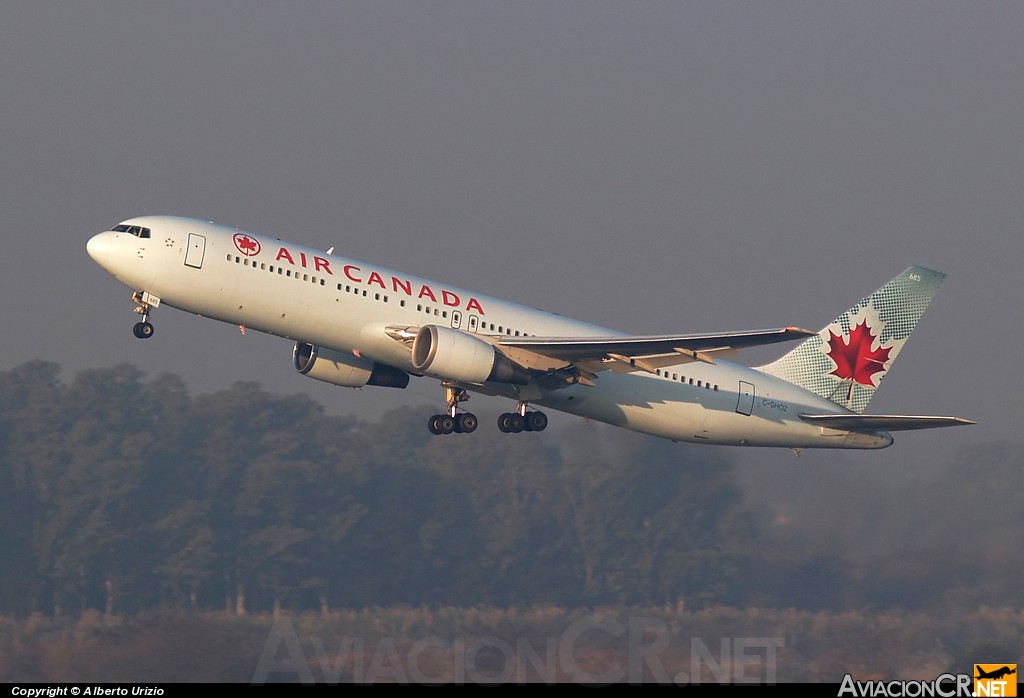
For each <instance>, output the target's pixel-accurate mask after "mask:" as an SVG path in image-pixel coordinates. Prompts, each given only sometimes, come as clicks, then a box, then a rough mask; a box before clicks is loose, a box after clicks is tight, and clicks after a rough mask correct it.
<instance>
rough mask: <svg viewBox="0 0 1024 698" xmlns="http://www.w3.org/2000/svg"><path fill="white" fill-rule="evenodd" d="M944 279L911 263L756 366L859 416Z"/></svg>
mask: <svg viewBox="0 0 1024 698" xmlns="http://www.w3.org/2000/svg"><path fill="white" fill-rule="evenodd" d="M945 277H946V275H945V274H943V273H942V272H939V271H933V270H931V269H925V268H924V267H910V268H909V269H907V270H906V271H904V272H903V273H902V274H900V275H899V276H897V277H896V278H895V279H893V280H892V281H890V282H889V283H887V284H886V285H885V286H882V288H880V289H878V290H877V291H875V292H874V293H872V294H871V295H870V296H868V297H867V298H865V299H863V300H862V301H861V302H860V303H858V304H857V305H855V306H853V307H852V308H850V309H849V310H847V311H846V312H845V313H843V314H842V315H840V316H839V317H837V318H836V319H835V320H833V321H832V324H830V325H829V326H828V327H826V328H824V329H822V330H821V332H819V333H818V334H817V335H816V336H814V337H811V338H809V339H807V340H805V341H804V342H803V343H801V344H800V345H799V346H798V347H796V348H795V349H794V350H793V351H791V352H789V353H788V354H786V355H785V356H783V357H781V358H779V359H778V360H776V361H773V362H772V363H770V364H765V365H764V366H759V367H758V369H759V370H761V371H762V372H764V373H767V374H769V375H772V376H776V377H778V378H782V379H783V380H787V381H789V382H790V383H795V384H796V385H799V386H800V387H801V388H804V389H806V390H809V391H811V392H812V393H815V394H817V395H820V396H822V397H824V398H827V399H829V400H831V401H832V402H835V403H836V404H839V405H842V406H844V407H846V408H847V409H850V410H853V411H854V412H856V413H858V414H860V413H862V412H864V409H865V408H866V407H867V406H868V402H869V401H870V400H871V398H872V397H874V395H875V391H876V390H877V389H878V386H879V384H881V382H882V379H883V378H885V376H886V374H887V373H888V372H889V368H890V367H891V366H892V363H893V362H894V361H895V360H896V357H897V356H898V355H899V353H900V350H901V349H903V345H904V344H905V343H906V341H907V338H908V337H910V333H911V332H912V331H913V330H914V327H916V326H917V321H918V320H919V319H921V315H922V314H924V311H925V309H927V308H928V303H929V302H930V301H931V299H932V296H934V295H935V291H936V290H938V287H939V284H940V283H941V282H942V280H943V279H944V278H945Z"/></svg>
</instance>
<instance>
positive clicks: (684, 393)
mask: <svg viewBox="0 0 1024 698" xmlns="http://www.w3.org/2000/svg"><path fill="white" fill-rule="evenodd" d="M86 247H87V251H88V253H89V255H90V256H91V257H92V259H93V260H94V261H95V262H96V263H97V264H99V266H101V267H102V268H103V269H104V270H106V271H107V272H108V273H109V274H110V275H111V276H113V277H114V279H116V280H117V281H119V282H120V283H122V284H124V285H125V286H127V287H128V288H129V289H131V290H132V292H133V293H132V300H133V302H134V303H135V306H136V307H135V308H134V310H135V312H136V313H138V314H139V315H141V319H140V321H139V322H137V323H136V324H135V326H134V328H133V332H134V334H135V336H136V337H138V338H139V339H148V338H150V337H152V336H153V333H154V326H153V324H152V322H151V321H150V317H151V315H152V313H153V312H154V310H156V309H157V308H159V307H161V306H163V305H167V306H171V307H174V308H178V309H181V310H184V311H187V312H190V313H193V314H196V315H199V316H202V317H208V318H213V319H216V320H220V321H223V322H226V323H230V324H232V325H238V326H239V327H240V328H241V329H242V331H243V332H244V331H245V330H246V329H252V330H257V331H260V332H264V333H269V334H271V335H276V336H280V337H284V338H287V339H290V340H292V341H294V346H293V349H292V363H293V365H294V367H295V369H296V370H297V371H298V372H299V373H300V374H302V375H304V376H307V377H309V378H314V379H316V380H320V381H324V382H327V383H331V384H334V385H338V386H344V387H350V388H363V387H366V386H380V387H391V388H405V387H406V386H407V385H408V384H409V379H410V376H417V377H422V376H426V377H429V378H432V379H435V380H439V381H440V382H441V385H442V387H443V388H444V391H445V410H444V411H443V412H440V413H438V414H435V415H433V416H431V417H430V418H429V420H428V424H427V427H428V429H429V430H430V432H431V433H433V434H438V435H440V434H451V433H454V432H458V433H470V432H473V431H475V430H476V428H477V426H478V424H479V421H478V419H477V417H476V415H474V414H473V413H472V412H469V411H466V410H465V409H464V407H463V404H462V403H464V402H465V401H466V400H468V399H469V397H470V393H471V392H473V393H480V394H485V395H492V396H500V397H504V398H509V399H511V400H514V401H515V403H516V407H515V409H514V410H512V411H509V412H504V413H502V414H501V415H500V416H499V417H498V420H497V422H498V428H499V429H500V430H501V431H502V432H506V433H519V432H524V431H526V432H539V431H543V430H544V428H545V427H546V426H547V424H548V418H547V415H546V414H545V413H544V412H543V411H540V410H537V409H531V407H530V406H531V405H534V406H536V405H540V406H543V407H546V408H549V409H552V410H558V411H561V412H566V413H570V414H574V415H579V416H582V417H584V418H587V419H592V420H596V421H599V422H604V423H607V424H612V425H615V426H618V427H624V428H626V429H630V430H633V431H638V432H642V433H645V434H651V435H654V436H659V437H663V438H666V439H671V440H673V441H684V442H694V443H705V444H720V445H733V446H777V447H787V448H791V449H794V450H795V451H796V452H797V453H799V450H800V449H803V448H855V449H877V448H885V447H887V446H889V445H891V444H892V443H893V437H892V435H891V433H890V432H893V431H904V430H912V429H928V428H933V427H945V426H955V425H964V424H973V423H974V422H972V421H970V420H967V419H962V418H959V417H940V416H924V415H913V416H911V415H888V414H882V415H873V414H865V408H866V407H867V405H868V402H869V401H870V400H871V398H872V397H873V396H874V394H875V392H876V390H877V389H878V386H879V384H880V383H881V381H882V379H883V378H884V377H885V376H886V375H887V374H888V371H889V369H890V367H891V366H892V363H893V361H895V359H896V357H897V356H898V355H899V353H900V351H901V350H902V348H903V345H904V344H905V343H906V341H907V338H908V337H909V336H910V333H911V331H912V330H913V329H914V327H915V326H916V324H917V321H918V319H919V318H920V317H921V314H922V313H923V312H924V310H925V309H926V308H927V306H928V303H929V301H930V300H931V298H932V296H933V295H934V293H935V291H936V289H937V287H938V285H939V283H940V282H941V281H942V279H943V278H944V277H945V274H943V273H941V272H937V271H933V270H930V269H926V268H924V267H919V266H912V267H910V268H908V269H907V270H906V271H904V272H902V273H901V274H899V275H898V276H897V277H896V278H894V279H893V280H892V281H890V282H889V283H887V284H885V285H884V286H882V287H881V288H880V289H878V290H877V291H875V292H874V293H872V294H871V295H869V296H867V297H866V298H864V299H863V300H861V301H860V302H859V303H857V304H856V305H854V306H853V307H852V308H850V309H849V310H847V311H846V312H845V313H843V314H842V315H840V316H839V317H838V318H836V319H835V320H834V321H833V322H832V323H830V324H829V325H827V326H826V327H825V328H823V329H822V330H821V331H819V332H810V331H808V330H803V329H800V328H797V327H792V326H787V327H781V328H774V329H763V330H754V331H740V332H725V333H703V334H668V335H640V336H637V335H628V334H625V333H622V332H616V331H614V330H611V329H607V328H604V327H599V326H597V325H593V324H589V323H586V322H582V321H579V320H573V319H570V318H566V317H562V316H561V315H558V314H556V313H553V312H547V311H544V310H539V309H535V308H530V307H525V306H522V305H518V304H515V303H511V302H509V301H506V300H501V299H499V298H494V297H491V296H487V295H484V294H480V293H476V292H474V291H470V290H467V289H463V288H458V287H456V286H453V285H450V284H445V283H441V282H437V281H433V280H428V279H424V278H420V277H417V276H413V275H411V274H406V273H402V272H398V271H393V270H390V269H386V268H383V267H380V266H377V265H375V264H370V263H366V262H361V261H356V260H353V259H348V258H346V257H342V256H339V255H336V254H335V253H334V248H333V247H332V248H330V249H329V250H326V251H321V250H317V249H312V248H310V247H305V246H302V245H299V244H295V243H291V242H286V241H282V240H280V239H278V238H275V237H271V236H266V235H257V234H254V233H249V232H245V231H242V230H238V229H237V228H231V227H227V226H223V225H219V224H216V223H213V222H209V221H203V220H198V219H195V218H185V217H178V216H143V217H137V218H131V219H129V220H126V221H123V222H122V223H120V224H118V225H116V226H114V227H112V228H111V229H109V230H106V231H103V232H101V233H99V234H97V235H95V236H93V237H92V238H91V239H89V241H88V243H87V246H86ZM794 340H801V341H800V343H799V344H797V345H796V346H795V348H793V349H792V350H791V351H789V352H788V353H786V354H784V355H783V356H782V357H780V358H779V359H777V360H776V361H773V362H771V363H768V364H765V365H762V366H756V367H754V366H746V365H743V364H738V363H733V362H731V361H728V360H726V359H725V358H724V357H731V355H732V354H734V353H735V352H736V351H738V350H740V349H743V348H748V347H755V346H763V345H770V344H775V343H778V342H788V341H794Z"/></svg>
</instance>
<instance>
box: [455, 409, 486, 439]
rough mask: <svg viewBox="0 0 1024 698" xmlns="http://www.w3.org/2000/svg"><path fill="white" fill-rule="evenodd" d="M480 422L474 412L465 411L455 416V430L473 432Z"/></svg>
mask: <svg viewBox="0 0 1024 698" xmlns="http://www.w3.org/2000/svg"><path fill="white" fill-rule="evenodd" d="M479 424H480V422H479V421H478V420H477V418H476V415H475V414H473V413H472V412H463V413H462V414H460V415H458V416H457V417H456V418H455V430H456V431H459V432H461V433H463V434H472V433H473V432H474V431H476V428H477V426H478V425H479Z"/></svg>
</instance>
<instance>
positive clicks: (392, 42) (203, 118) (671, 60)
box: [0, 0, 1024, 489]
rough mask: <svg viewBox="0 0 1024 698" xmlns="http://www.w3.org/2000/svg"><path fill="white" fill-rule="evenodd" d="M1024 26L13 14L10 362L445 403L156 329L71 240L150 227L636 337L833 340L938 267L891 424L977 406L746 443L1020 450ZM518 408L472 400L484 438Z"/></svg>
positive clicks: (243, 341)
mask: <svg viewBox="0 0 1024 698" xmlns="http://www.w3.org/2000/svg"><path fill="white" fill-rule="evenodd" d="M1022 27H1024V3H1019V2H1000V3H988V2H972V3H963V2H937V1H934V0H929V1H928V2H900V3H891V2H857V3H820V2H728V3H726V2H717V1H715V2H628V3H627V2H615V3H612V2H595V1H593V0H586V1H581V2H572V1H562V2H529V1H516V2H510V1H506V2H444V1H439V2H381V1H379V0H374V1H373V2H357V3H351V2H319V3H315V2H300V3H269V2H258V1H254V0H245V1H244V2H243V1H240V0H239V1H234V0H220V1H219V2H216V3H209V2H175V3H159V4H155V3H153V4H151V3H135V2H89V3H73V2H67V3H53V2H22V1H20V0H14V1H11V0H9V1H8V2H4V3H2V4H0V86H2V95H3V97H2V99H0V124H2V131H0V132H2V134H3V144H4V147H3V156H4V157H3V162H2V164H0V203H2V212H3V220H4V229H3V240H4V242H5V246H6V255H5V256H6V260H7V263H6V265H5V266H6V270H5V273H4V277H3V278H4V286H3V289H4V293H3V295H2V300H0V303H2V313H3V318H4V331H3V333H2V334H0V347H2V353H0V357H2V361H0V369H9V368H12V367H15V366H17V365H19V364H21V363H23V362H24V361H27V360H29V359H32V358H37V357H38V358H44V359H49V360H52V361H57V362H60V363H61V364H62V365H63V366H64V367H65V369H66V371H67V375H71V374H72V373H73V372H74V371H77V370H79V369H81V368H87V367H106V366H111V365H114V364H117V363H120V362H125V361H127V362H131V363H133V364H135V365H137V366H139V367H140V368H142V369H143V370H145V371H146V372H147V373H149V374H150V375H153V376H155V375H157V374H159V373H161V372H164V371H169V372H172V373H176V374H179V375H181V376H183V377H184V378H186V380H187V381H188V382H189V384H190V385H191V386H192V387H193V388H194V389H195V390H196V391H205V390H211V389H217V388H222V387H227V386H229V385H231V384H232V383H233V382H235V381H238V380H254V381H259V382H261V383H263V384H264V386H265V387H266V388H267V389H268V390H271V391H273V392H282V393H292V392H308V393H309V394H311V395H312V396H313V397H314V398H315V399H317V400H318V401H320V402H322V403H323V404H325V405H326V406H328V409H330V410H335V411H338V412H347V411H360V410H362V411H366V412H367V413H368V414H376V413H378V412H379V410H380V409H381V407H382V406H388V405H394V406H397V405H399V404H401V403H402V402H411V403H414V404H421V403H427V402H430V401H433V402H434V403H435V404H437V405H440V403H441V398H442V395H441V391H440V389H439V388H438V386H437V385H436V382H434V381H430V380H427V379H421V380H416V381H414V382H413V384H412V386H410V389H409V390H407V391H405V392H398V391H386V390H384V391H379V392H374V391H372V390H364V391H360V392H356V391H350V390H344V389H339V388H333V387H330V386H324V385H321V384H317V383H315V382H314V381H310V380H307V379H304V378H302V377H300V376H299V375H298V374H296V373H295V372H294V371H293V369H292V368H291V363H290V361H291V358H290V352H291V345H290V344H289V342H287V341H286V340H282V339H274V338H268V337H264V336H259V335H256V334H255V333H249V334H248V336H244V337H243V336H241V334H240V333H239V332H238V330H237V328H233V327H229V326H226V325H221V324H219V323H215V322H212V321H209V320H203V319H199V318H196V317H194V316H190V315H186V314H184V313H181V312H180V311H175V310H171V309H160V310H158V311H157V312H156V313H155V315H154V318H153V319H154V322H155V324H156V328H157V332H156V336H155V337H154V338H153V339H152V340H149V341H147V342H140V341H138V340H136V339H135V338H134V337H133V336H132V333H131V325H132V324H133V323H134V322H135V316H134V315H133V314H132V312H131V310H132V307H133V306H132V303H131V302H130V299H129V298H130V292H129V291H128V290H127V289H125V288H124V287H122V286H120V285H119V284H117V283H116V282H115V281H113V280H112V279H111V278H109V277H108V276H107V275H106V274H105V273H104V272H103V271H101V270H100V269H99V268H98V267H97V266H96V265H94V264H93V263H92V261H91V260H90V259H89V257H88V256H87V255H86V252H85V242H86V240H87V239H88V238H89V236H91V235H92V234H94V233H96V232H99V231H101V230H104V229H106V228H108V227H110V226H111V225H113V224H115V223H117V222H118V221H121V220H123V219H125V218H128V217H130V216H134V215H140V214H149V213H162V214H180V215H190V216H197V217H203V218H209V219H212V220H216V221H218V222H220V223H224V224H228V225H232V226H238V227H240V228H243V229H248V230H251V231H254V232H261V233H269V234H273V235H277V236H280V237H283V238H289V239H293V240H296V241H299V242H303V243H308V244H311V245H314V246H319V247H323V248H326V247H328V246H331V245H336V246H337V249H338V253H339V254H344V255H347V256H351V257H355V258H357V259H364V260H367V261H371V262H376V263H379V264H382V265H385V266H388V267H390V268H394V269H399V270H404V271H408V272H410V273H416V274H420V275H423V276H426V277H429V278H437V279H442V280H446V281H448V282H450V283H452V284H456V285H460V286H464V287H468V288H472V289H477V290H479V291H480V292H483V293H489V294H494V295H498V296H503V297H508V298H510V299H514V300H518V301H521V302H524V303H526V304H529V305H535V306H540V307H544V308H547V309H551V310H555V311H557V312H560V313H562V314H565V315H572V316H575V317H579V318H582V319H585V320H588V321H593V322H598V323H601V324H604V325H607V326H610V327H614V328H618V329H622V330H625V331H631V332H637V333H667V332H698V331H710V330H728V329H753V328H760V327H774V326H781V325H788V324H795V325H800V326H804V327H809V328H813V329H817V328H820V327H822V326H824V325H825V324H827V323H828V322H829V321H831V320H832V318H833V317H835V316H836V315H837V314H838V313H840V312H841V311H843V310H845V309H846V308H848V307H849V306H850V305H851V304H852V303H853V302H855V301H856V300H858V299H859V298H861V297H862V296H863V295H865V294H866V293H868V292H870V291H873V290H874V289H875V288H877V287H878V286H880V285H881V284H882V283H884V282H885V281H887V280H888V279H890V278H891V277H893V276H894V275H895V274H896V273H898V272H899V271H901V270H902V269H904V268H905V267H906V266H908V265H910V264H922V265H925V266H930V267H933V268H936V269H940V270H942V271H945V272H947V273H948V274H949V278H948V279H947V280H946V282H945V284H944V286H943V288H942V289H941V290H940V292H939V294H938V296H937V297H936V299H935V302H934V303H933V304H932V308H931V309H930V311H929V312H928V313H927V314H926V315H925V317H924V319H923V321H922V323H921V325H920V326H919V328H918V330H917V332H916V334H915V335H914V337H913V338H912V339H911V341H910V343H909V344H908V346H907V348H906V349H905V350H904V352H903V354H902V355H901V359H900V361H899V363H898V364H897V365H896V367H895V368H894V370H893V371H892V373H891V374H890V375H889V376H888V377H887V379H886V383H885V386H884V388H883V390H881V391H880V393H879V396H878V397H877V399H876V400H875V401H874V402H873V403H872V405H871V410H872V411H875V412H903V413H934V414H954V415H959V416H964V417H968V418H973V419H976V420H978V421H979V425H978V426H975V427H969V428H957V429H948V430H939V431H934V432H918V433H911V434H905V435H900V436H898V437H897V441H896V445H895V446H894V447H893V448H890V449H888V450H887V451H884V452H881V453H855V454H838V455H837V454H834V453H829V452H816V453H805V454H804V455H803V456H802V457H801V459H800V460H799V461H796V460H795V459H794V458H793V456H792V454H790V453H789V452H782V453H781V454H780V453H778V452H769V451H764V450H758V451H748V452H738V457H739V458H741V459H742V461H743V463H745V464H749V465H750V467H751V469H752V471H754V470H756V468H757V467H758V466H759V465H761V464H763V465H765V466H766V467H767V468H776V467H778V468H779V469H778V470H768V471H767V472H768V473H780V474H781V473H790V474H791V476H792V477H794V478H797V480H799V475H800V474H803V475H806V473H807V472H813V471H817V470H823V469H825V468H827V467H829V466H832V465H834V464H836V463H838V464H841V465H842V467H844V468H854V469H857V470H856V471H855V472H865V473H869V472H870V473H874V474H877V473H893V472H903V473H910V474H911V475H914V474H920V473H923V472H927V467H928V461H929V459H938V458H941V459H945V458H948V457H949V456H950V454H952V453H954V452H956V451H958V450H959V449H962V448H969V447H970V446H971V445H972V444H975V443H979V442H985V441H991V440H996V439H1002V438H1010V439H1014V440H1019V438H1020V437H1019V434H1020V417H1019V414H1018V411H1017V403H1016V398H1017V396H1018V394H1019V393H1020V390H1021V387H1022V386H1021V383H1022V381H1021V378H1020V371H1019V368H1018V362H1017V354H1018V353H1019V349H1018V348H1019V347H1020V346H1021V345H1022V343H1024V342H1022V337H1024V330H1022V321H1024V317H1022V315H1024V313H1022V310H1021V295H1022V293H1021V291H1022V289H1024V283H1022V281H1021V276H1022V268H1021V267H1022V263H1024V235H1022V231H1024V129H1022V124H1024V42H1022V41H1021V28H1022ZM775 353H777V352H773V353H772V354H770V355H769V356H768V357H765V356H760V355H758V358H759V359H762V360H764V359H767V358H770V356H774V355H775ZM477 403H480V404H477ZM506 404H507V403H499V402H497V401H494V404H491V402H490V401H488V400H485V399H484V398H478V399H477V402H475V403H473V405H474V409H476V410H477V411H478V413H479V414H480V416H481V418H482V420H483V422H484V425H485V426H486V425H489V424H491V423H492V421H493V418H494V416H496V414H497V413H498V412H499V411H502V410H503V409H508V407H507V406H506ZM424 428H425V426H424ZM462 438H471V437H462ZM517 438H552V436H551V434H545V435H532V436H520V437H517ZM783 462H788V463H789V465H788V466H785V467H782V466H779V465H778V464H780V463H783ZM793 473H796V474H795V475H794V474H793ZM764 485H765V487H772V486H776V487H778V488H780V489H789V488H791V486H792V481H791V480H789V479H786V478H785V477H782V476H781V475H780V477H775V476H774V475H771V474H769V475H765V476H764Z"/></svg>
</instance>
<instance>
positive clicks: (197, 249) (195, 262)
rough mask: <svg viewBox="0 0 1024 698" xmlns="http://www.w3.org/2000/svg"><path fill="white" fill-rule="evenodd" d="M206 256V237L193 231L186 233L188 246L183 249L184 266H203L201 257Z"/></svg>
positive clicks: (199, 267)
mask: <svg viewBox="0 0 1024 698" xmlns="http://www.w3.org/2000/svg"><path fill="white" fill-rule="evenodd" d="M205 256H206V238H205V237H204V236H202V235H196V234H195V233H189V234H188V248H187V249H186V250H185V266H186V267H195V268H196V269H202V268H203V257H205Z"/></svg>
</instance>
